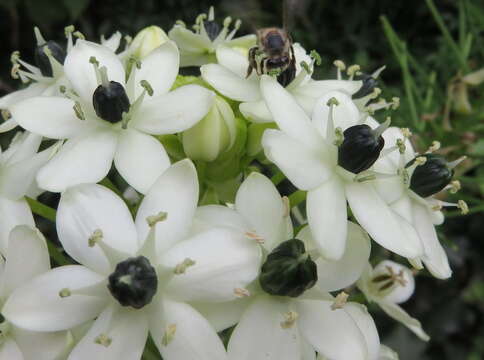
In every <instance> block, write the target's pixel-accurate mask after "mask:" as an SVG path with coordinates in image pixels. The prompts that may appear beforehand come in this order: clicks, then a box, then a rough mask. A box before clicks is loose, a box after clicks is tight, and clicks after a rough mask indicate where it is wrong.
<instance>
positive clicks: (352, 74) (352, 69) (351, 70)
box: [346, 64, 361, 81]
mask: <svg viewBox="0 0 484 360" xmlns="http://www.w3.org/2000/svg"><path fill="white" fill-rule="evenodd" d="M360 70H361V67H360V65H357V64H354V65H351V66H349V67H348V70H346V73H347V74H348V75H349V77H350V78H349V79H348V80H350V81H351V80H353V78H354V77H355V74H356V73H357V72H359V71H360Z"/></svg>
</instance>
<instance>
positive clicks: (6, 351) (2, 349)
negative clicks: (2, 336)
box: [0, 338, 25, 360]
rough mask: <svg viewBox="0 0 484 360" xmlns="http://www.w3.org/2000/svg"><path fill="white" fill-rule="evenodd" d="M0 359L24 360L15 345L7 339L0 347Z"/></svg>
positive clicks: (11, 340)
mask: <svg viewBox="0 0 484 360" xmlns="http://www.w3.org/2000/svg"><path fill="white" fill-rule="evenodd" d="M0 359H2V360H25V358H24V356H23V355H22V352H21V351H20V349H19V347H18V345H17V343H16V342H15V341H14V340H13V339H10V338H7V339H6V340H5V342H4V343H3V344H1V345H0Z"/></svg>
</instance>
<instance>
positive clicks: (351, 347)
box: [0, 9, 467, 360]
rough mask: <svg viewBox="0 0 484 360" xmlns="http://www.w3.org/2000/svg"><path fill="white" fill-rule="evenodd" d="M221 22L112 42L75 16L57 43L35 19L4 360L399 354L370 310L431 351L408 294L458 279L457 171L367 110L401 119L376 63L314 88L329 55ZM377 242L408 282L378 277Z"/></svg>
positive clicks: (25, 76)
mask: <svg viewBox="0 0 484 360" xmlns="http://www.w3.org/2000/svg"><path fill="white" fill-rule="evenodd" d="M231 23H232V19H230V18H226V19H225V20H224V21H223V23H219V22H218V21H217V19H216V18H215V15H214V11H213V9H210V11H209V13H208V15H207V14H202V15H200V16H199V17H198V18H197V19H196V21H195V26H194V27H193V29H194V30H193V31H191V30H189V29H188V28H187V26H186V25H185V24H184V23H183V22H178V23H177V24H176V25H175V26H174V28H173V29H171V31H169V32H168V34H166V33H165V32H164V31H163V30H161V29H160V28H158V27H156V26H152V27H149V28H146V29H144V30H142V31H141V32H140V33H139V34H137V35H136V37H135V38H134V39H132V41H131V39H130V38H128V37H127V38H125V40H123V39H122V36H121V34H119V33H116V34H114V35H113V36H112V37H110V38H108V39H105V38H102V39H101V41H100V43H96V42H91V41H88V40H86V39H85V38H84V36H83V35H82V33H80V32H79V31H76V30H75V29H74V28H73V27H72V26H69V27H67V28H66V38H67V41H66V45H65V46H64V45H62V44H59V43H57V42H54V41H51V40H49V41H47V40H45V39H44V37H43V36H42V34H41V33H40V31H39V29H37V28H36V29H35V35H36V39H37V46H36V48H35V66H34V65H31V64H29V63H27V62H25V61H24V60H22V59H21V57H20V54H19V53H18V52H16V53H14V54H13V55H12V62H13V68H12V75H13V76H14V77H17V78H19V79H21V80H22V81H23V82H24V83H26V84H27V83H28V85H27V86H26V87H25V88H24V89H22V90H19V91H17V92H14V93H12V94H9V95H7V96H5V97H3V98H2V99H0V108H1V110H2V116H3V117H4V122H3V123H2V124H0V131H1V132H5V131H10V130H12V129H14V128H16V127H17V126H18V127H21V128H22V129H23V130H20V131H18V132H17V133H16V135H15V136H14V138H13V140H12V142H11V144H10V146H9V147H8V149H6V150H5V151H3V152H2V153H1V154H0V215H1V216H0V253H1V255H2V256H1V257H0V266H1V271H0V277H1V281H0V283H1V285H2V286H1V287H0V306H1V307H0V309H1V314H2V317H1V319H2V322H1V323H0V338H1V341H0V359H13V360H32V359H41V360H60V359H69V360H75V359H93V360H94V359H104V360H106V359H108V360H109V359H113V360H114V359H127V360H131V359H133V360H136V359H141V358H142V356H143V354H148V355H147V356H151V357H150V358H157V356H158V354H157V353H158V352H159V353H160V354H161V356H162V357H163V359H165V360H224V359H228V360H254V359H266V360H268V359H272V360H281V359H287V360H294V359H301V360H302V359H316V358H317V359H331V360H350V359H351V360H359V359H361V360H377V359H397V355H396V354H395V353H394V352H393V351H392V350H391V349H389V348H387V347H385V346H384V345H383V344H380V340H379V336H378V332H377V329H376V326H375V323H374V321H373V319H372V317H371V315H370V314H369V312H368V311H367V309H366V307H365V306H364V305H363V302H364V299H365V298H366V300H367V301H368V302H375V303H376V304H378V305H379V306H380V307H381V309H382V310H383V311H384V312H386V313H387V314H388V315H389V316H391V317H392V318H394V319H396V320H397V321H400V322H402V323H403V324H404V325H405V326H407V327H408V328H409V329H410V330H411V331H413V332H414V333H415V334H416V335H417V336H419V337H420V338H421V339H423V340H428V336H427V334H426V333H425V332H424V330H423V329H422V327H421V324H420V322H419V321H418V320H416V319H414V318H412V317H411V316H410V315H409V314H407V313H406V312H405V311H404V310H403V309H402V308H401V307H400V306H399V305H398V304H400V303H402V302H404V301H406V300H407V299H409V297H410V296H411V295H412V294H413V292H414V289H415V279H414V275H415V274H416V272H417V271H418V270H422V269H423V268H424V266H425V267H426V269H427V270H428V271H430V273H432V275H434V276H435V277H437V278H440V279H446V278H449V277H450V276H451V269H450V267H449V263H448V259H447V256H446V253H445V250H444V249H443V247H442V246H441V244H440V242H439V240H438V238H437V233H436V231H435V225H439V224H441V223H442V222H443V220H444V216H443V213H442V211H441V210H442V208H443V207H444V206H458V207H459V208H460V209H461V210H462V211H463V212H465V211H466V210H467V207H466V205H465V203H464V202H463V201H459V203H458V204H450V203H446V202H444V201H442V200H439V199H437V198H434V197H433V196H434V195H435V194H437V193H439V192H441V191H443V190H450V191H451V192H456V191H457V190H458V188H459V183H458V182H456V181H453V180H452V177H453V172H454V171H453V169H454V167H455V166H456V165H457V164H458V163H459V162H460V161H461V159H458V160H455V161H452V162H447V161H446V160H445V158H444V157H443V156H441V155H439V154H437V153H436V151H437V150H438V147H439V145H438V143H435V144H434V145H433V146H432V147H431V148H430V149H428V150H427V151H426V152H424V153H421V154H419V153H417V152H416V151H415V150H414V149H413V148H412V145H411V143H410V136H411V134H410V131H409V130H408V129H399V128H395V127H389V126H390V119H389V118H388V119H386V120H385V121H383V122H382V123H381V124H380V123H379V122H378V121H377V120H376V119H375V117H374V116H375V113H376V112H377V111H378V110H380V109H395V108H397V107H398V99H395V98H394V99H392V100H391V101H389V102H387V101H385V100H383V99H379V100H378V97H379V96H380V92H381V91H380V89H379V88H378V87H377V85H378V82H377V81H378V80H377V78H378V77H379V75H380V72H381V70H382V69H379V70H377V71H376V72H374V73H373V74H365V73H363V72H362V71H361V69H360V68H359V66H357V65H352V66H349V67H346V65H345V64H344V63H343V62H342V61H339V60H338V61H335V66H336V68H337V79H330V80H315V79H313V71H314V67H315V66H318V64H320V62H321V59H320V58H319V55H318V54H317V53H315V52H314V51H313V52H310V53H309V54H308V53H307V52H306V50H305V49H304V48H303V47H302V46H301V45H300V44H298V43H294V44H292V43H291V40H290V38H289V37H287V38H284V37H283V36H282V35H284V33H283V31H282V30H280V29H275V30H274V29H272V30H271V29H266V30H265V31H260V32H259V34H258V35H259V38H258V40H257V44H256V36H255V35H248V36H243V37H239V38H236V37H235V35H236V31H237V29H238V28H239V27H240V21H236V22H235V26H234V27H233V29H232V30H230V25H231ZM281 34H282V35H281ZM263 37H265V38H263ZM121 44H123V45H121ZM286 50H287V54H286V53H285V52H284V51H286ZM278 51H279V52H278ZM180 66H182V67H184V66H197V67H199V70H200V74H201V75H200V76H198V77H196V76H183V75H181V74H180ZM269 67H270V69H269ZM252 70H253V71H252ZM345 74H347V76H346V75H345ZM40 149H42V150H40ZM264 174H265V175H264ZM266 175H269V176H272V177H267V176H266ZM285 179H287V180H289V182H290V183H292V185H293V187H295V188H297V190H296V191H295V192H293V193H292V194H288V195H289V196H281V192H280V191H283V190H281V189H282V188H281V187H280V186H279V188H278V187H277V185H279V184H280V183H281V182H282V181H283V180H285ZM98 183H99V184H98ZM46 191H48V192H54V193H60V201H59V203H58V206H57V209H52V208H50V209H49V208H48V207H47V206H46V205H45V204H42V203H40V202H39V201H38V200H36V198H37V196H39V195H40V194H42V193H43V192H46ZM283 193H284V192H283ZM304 201H305V208H304V207H303V206H302V205H303V204H304ZM32 211H33V212H34V213H36V214H37V215H41V216H44V217H47V218H49V219H50V220H54V221H55V226H56V230H57V235H58V240H59V242H56V239H45V238H44V236H43V235H42V234H41V233H40V231H39V230H38V229H37V228H36V224H35V222H34V218H33V214H32ZM52 213H54V214H55V217H54V216H53V215H52V216H50V217H49V215H48V214H52ZM46 214H47V215H46ZM370 239H372V240H374V241H375V242H376V243H378V244H379V245H380V246H382V247H383V248H385V249H386V250H388V251H390V252H393V253H395V254H396V255H399V256H401V257H403V258H407V259H408V261H409V263H410V265H409V266H412V267H413V270H411V269H410V268H408V267H406V266H404V265H402V264H399V263H396V262H394V261H390V260H384V261H382V262H380V263H379V264H377V265H376V266H374V267H373V266H372V265H371V264H370V252H371V247H372V243H371V240H370ZM47 245H49V246H47ZM49 254H50V255H49ZM50 258H52V260H53V263H54V265H55V266H54V267H53V268H52V269H51V264H50V261H49V259H50ZM372 263H373V261H372ZM359 291H360V292H359ZM359 295H364V296H359ZM227 329H230V330H231V331H228V330H227ZM226 330H227V331H226ZM220 334H222V335H223V336H221V335H220ZM229 335H230V336H229ZM223 340H226V343H225V344H224V341H223ZM143 358H144V357H143ZM147 358H148V357H147Z"/></svg>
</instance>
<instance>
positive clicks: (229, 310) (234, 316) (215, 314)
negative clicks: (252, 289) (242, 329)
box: [191, 297, 252, 332]
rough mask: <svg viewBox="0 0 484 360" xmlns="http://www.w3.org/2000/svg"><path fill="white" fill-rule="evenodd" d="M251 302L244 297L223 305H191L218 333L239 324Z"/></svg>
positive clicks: (207, 303)
mask: <svg viewBox="0 0 484 360" xmlns="http://www.w3.org/2000/svg"><path fill="white" fill-rule="evenodd" d="M251 300H252V299H251V298H250V297H244V298H242V299H237V300H233V301H226V302H223V303H211V302H196V303H191V304H192V306H193V307H194V308H195V309H196V310H197V311H198V312H199V313H200V314H202V316H203V317H204V318H205V319H207V320H208V321H209V322H210V324H211V325H212V326H213V328H214V329H215V331H216V332H220V331H222V330H225V329H227V328H229V327H232V326H234V325H235V324H237V323H238V322H239V320H240V318H241V317H242V314H243V313H244V311H245V309H246V308H247V306H248V305H249V304H250V302H251Z"/></svg>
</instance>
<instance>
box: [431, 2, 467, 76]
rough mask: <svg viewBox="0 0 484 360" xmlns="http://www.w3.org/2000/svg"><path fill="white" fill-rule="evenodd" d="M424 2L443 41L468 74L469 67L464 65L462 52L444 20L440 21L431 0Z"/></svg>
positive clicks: (440, 18)
mask: <svg viewBox="0 0 484 360" xmlns="http://www.w3.org/2000/svg"><path fill="white" fill-rule="evenodd" d="M425 2H426V3H427V6H428V8H429V10H430V12H431V13H432V16H433V17H434V20H435V22H436V23H437V26H438V27H439V28H440V31H441V32H442V35H443V36H444V39H445V40H446V41H447V43H448V45H449V47H450V48H451V49H452V51H453V52H454V53H455V56H456V58H457V60H458V61H459V62H460V64H461V66H462V69H463V70H465V72H469V66H468V65H467V63H466V60H465V58H464V57H463V56H462V52H461V50H460V49H459V47H458V46H457V43H456V42H455V41H454V39H453V38H452V35H450V32H449V30H448V29H447V26H446V25H445V23H444V19H442V16H440V13H439V11H438V10H437V8H436V7H435V4H434V2H433V0H425Z"/></svg>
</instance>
